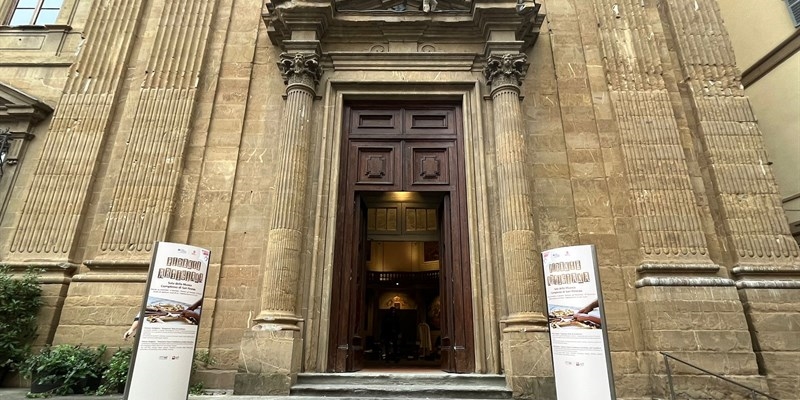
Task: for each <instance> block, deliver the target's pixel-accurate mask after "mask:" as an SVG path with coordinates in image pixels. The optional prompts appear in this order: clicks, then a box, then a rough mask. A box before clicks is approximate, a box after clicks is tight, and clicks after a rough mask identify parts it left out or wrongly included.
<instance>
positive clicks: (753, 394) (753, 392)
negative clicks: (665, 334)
mask: <svg viewBox="0 0 800 400" xmlns="http://www.w3.org/2000/svg"><path fill="white" fill-rule="evenodd" d="M659 353H661V355H662V356H664V365H666V366H667V382H668V383H669V396H670V399H672V400H675V390H674V389H673V387H672V370H671V369H670V367H669V358H671V359H673V360H675V361H677V362H679V363H683V364H686V365H688V366H690V367H692V368H694V369H697V370H700V371H703V372H705V373H706V374H708V375H712V376H714V377H716V378H719V379H722V380H723V381H725V382H728V383H732V384H734V385H736V386H739V387H741V388H743V389H746V390H749V391H750V397H751V398H753V400H755V398H756V393H758V394H759V395H761V396H764V397H766V398H768V399H771V400H778V398H776V397H772V396H770V395H768V394H766V393H764V392H760V391H758V390H756V389H753V388H751V387H749V386H745V385H742V384H741V383H739V382H736V381H734V380H731V379H729V378H726V377H724V376H722V375H720V374H715V373H713V372H711V371H709V370H706V369H703V368H700V367H698V366H696V365H694V364H692V363H689V362H687V361H683V360H681V359H680V358H677V357H675V356H673V355H670V354H667V353H664V352H663V351H659Z"/></svg>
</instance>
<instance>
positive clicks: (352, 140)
mask: <svg viewBox="0 0 800 400" xmlns="http://www.w3.org/2000/svg"><path fill="white" fill-rule="evenodd" d="M344 115H345V118H344V126H343V129H344V137H345V140H344V141H343V143H344V145H343V147H342V166H341V177H340V186H339V202H338V204H339V207H338V210H337V224H336V248H335V250H334V265H333V286H332V290H331V292H332V294H331V296H332V298H331V315H330V322H331V323H330V326H331V330H330V339H331V340H330V341H329V347H328V368H327V369H328V371H331V372H352V371H358V370H361V369H362V368H363V362H364V349H365V337H364V336H365V328H366V327H365V324H366V321H365V315H366V312H367V310H366V309H365V308H366V304H365V289H366V284H367V282H366V279H367V274H366V260H367V259H366V255H367V251H368V249H367V246H368V241H367V220H368V217H367V204H366V202H365V199H366V198H369V197H372V196H375V195H376V194H381V193H384V194H385V193H397V192H401V193H408V192H417V193H416V194H418V195H421V196H425V197H426V198H429V199H430V198H435V199H437V200H436V201H437V202H438V207H437V209H438V211H437V218H438V222H437V224H438V235H439V236H438V238H439V243H440V249H439V261H440V270H439V295H440V298H441V304H442V310H441V322H440V323H441V336H440V337H441V340H440V342H441V346H440V349H439V351H440V354H441V368H442V369H443V370H444V371H448V372H458V373H469V372H474V369H475V359H474V351H475V350H474V345H473V343H474V337H473V324H472V289H471V283H470V267H469V265H470V263H469V240H468V237H467V213H466V201H465V194H464V191H465V181H464V159H463V142H462V140H463V136H462V128H461V120H462V119H461V110H460V107H459V106H458V105H457V104H442V103H434V104H423V103H386V104H377V105H376V104H375V103H369V104H360V103H352V104H349V105H348V106H347V107H345V114H344Z"/></svg>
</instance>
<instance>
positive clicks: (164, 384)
mask: <svg viewBox="0 0 800 400" xmlns="http://www.w3.org/2000/svg"><path fill="white" fill-rule="evenodd" d="M210 257H211V252H210V251H209V250H207V249H203V248H200V247H195V246H189V245H186V244H180V243H169V242H156V243H155V246H154V249H153V257H152V259H151V261H150V270H149V272H148V275H147V285H146V289H145V296H144V297H143V299H142V305H141V307H140V308H139V326H138V328H137V332H136V339H135V341H134V345H133V353H132V355H131V366H130V369H129V370H128V381H127V383H126V385H125V394H124V399H125V400H152V399H160V400H185V399H187V398H188V396H189V379H190V375H191V372H192V361H193V358H194V351H195V345H196V344H197V335H198V332H199V330H200V319H201V317H202V312H203V297H204V295H205V288H206V280H207V277H208V264H209V259H210Z"/></svg>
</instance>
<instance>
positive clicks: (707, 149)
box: [0, 0, 800, 399]
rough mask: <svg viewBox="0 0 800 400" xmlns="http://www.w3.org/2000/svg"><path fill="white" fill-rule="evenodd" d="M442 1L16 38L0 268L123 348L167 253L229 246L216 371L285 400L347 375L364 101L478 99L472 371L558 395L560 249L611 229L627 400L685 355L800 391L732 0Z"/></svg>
mask: <svg viewBox="0 0 800 400" xmlns="http://www.w3.org/2000/svg"><path fill="white" fill-rule="evenodd" d="M395 3H397V4H395ZM426 3H427V5H425V4H421V3H420V5H419V9H417V8H415V7H416V6H415V4H416V3H414V2H413V1H409V2H406V3H402V4H404V5H405V6H404V7H405V11H402V10H400V9H399V8H397V7H398V5H399V4H400V3H399V2H392V6H393V7H395V8H393V9H387V7H386V6H385V4H384V5H382V4H383V3H380V2H363V1H355V0H352V1H351V0H343V1H336V2H330V1H315V0H312V1H305V2H297V1H288V0H284V1H279V0H275V1H273V2H267V3H266V5H265V6H263V7H262V4H261V3H259V2H253V1H250V2H245V1H233V0H182V1H177V0H165V1H152V2H147V1H143V0H93V1H78V0H66V1H64V6H63V8H62V10H61V12H60V14H59V17H58V20H57V24H56V25H47V26H22V27H10V26H0V49H2V52H3V53H2V54H3V57H2V58H0V128H8V129H10V131H11V132H12V134H13V136H12V138H13V140H12V146H11V149H12V152H11V153H10V154H13V156H14V158H13V162H9V163H6V164H5V165H3V167H4V175H3V177H2V178H0V193H3V196H2V197H1V198H2V204H0V207H1V208H0V213H1V214H0V218H1V219H0V262H1V263H3V264H8V265H10V266H13V267H18V268H24V267H25V266H38V267H43V268H45V270H46V272H45V273H44V274H43V276H42V282H43V284H44V287H45V294H46V306H45V308H44V310H43V312H42V315H41V329H40V333H41V335H40V336H39V338H38V344H44V343H84V344H87V345H95V344H106V345H109V346H110V347H112V348H113V347H116V346H120V345H124V343H123V342H122V332H124V330H125V329H126V326H127V325H128V324H129V323H130V320H131V318H132V317H133V315H135V313H136V309H137V307H138V306H139V304H140V302H141V296H142V292H143V289H144V282H145V280H146V275H147V266H148V263H149V260H150V255H151V254H150V251H151V250H152V246H153V243H154V242H155V241H160V240H166V241H173V242H186V243H190V244H193V245H196V246H200V247H204V248H208V249H210V250H211V253H212V265H211V270H210V273H209V279H208V282H209V283H208V287H207V289H206V293H207V298H206V299H205V302H204V311H203V312H204V317H203V320H202V326H201V333H200V338H199V342H198V347H200V348H202V349H208V350H209V351H210V353H211V355H212V356H213V357H214V358H215V359H216V360H217V364H216V365H215V366H214V369H213V370H210V371H207V372H206V373H205V374H204V375H203V377H204V379H205V380H206V382H207V384H208V386H210V387H221V388H235V390H236V392H237V393H243V394H247V393H271V394H274V393H279V394H281V393H283V394H286V393H288V390H289V387H290V386H291V385H292V383H293V382H294V379H295V378H296V375H297V373H298V372H300V371H306V372H321V371H325V370H326V365H327V354H328V346H329V345H330V344H329V341H328V332H329V327H330V319H331V282H332V272H331V266H332V265H333V261H332V259H333V257H334V242H335V232H336V223H337V221H336V219H337V217H336V215H337V214H336V209H337V201H338V198H337V193H338V189H337V188H338V186H339V182H340V175H341V174H340V172H341V168H342V167H341V162H342V160H341V159H340V149H341V146H342V143H343V132H342V124H343V121H342V110H343V108H344V106H345V105H346V104H347V102H348V101H351V100H364V99H367V100H374V101H383V100H400V99H402V100H412V101H413V100H418V101H429V102H430V101H436V100H450V101H452V100H456V101H457V102H458V103H459V104H461V107H462V110H463V121H461V124H462V126H463V135H464V138H465V140H464V143H465V145H464V154H463V158H464V165H465V167H464V169H465V171H464V173H465V174H466V185H467V189H468V190H467V193H468V194H467V196H466V210H467V215H468V219H469V224H468V225H469V244H470V260H471V262H470V276H471V279H472V287H473V291H474V295H473V299H474V300H473V307H472V309H473V310H474V311H473V315H474V318H473V325H474V326H473V328H474V329H473V331H474V332H475V338H474V347H475V348H474V349H472V351H473V352H474V355H475V371H474V372H475V373H483V374H488V373H492V374H498V373H499V374H504V375H505V376H506V379H507V381H508V383H509V385H510V387H511V388H512V389H513V390H514V393H515V395H516V396H518V397H522V398H542V397H543V398H548V397H552V396H553V393H554V387H553V372H552V363H551V359H550V343H549V339H548V336H547V327H548V325H547V318H546V315H545V306H544V295H543V292H544V290H543V282H542V276H541V259H540V257H539V253H540V252H541V251H542V250H544V249H548V248H553V247H560V246H567V245H574V244H594V245H595V246H596V247H597V252H598V259H599V262H600V273H601V278H602V285H603V293H604V298H605V306H606V315H607V318H608V330H609V334H608V336H609V342H610V349H611V355H612V360H613V369H614V376H615V386H616V393H617V396H618V397H619V398H627V399H641V398H652V397H666V396H667V395H668V392H667V379H666V366H665V363H664V359H663V358H662V355H661V354H660V352H668V353H670V354H672V355H674V356H676V357H678V358H681V359H684V360H686V361H689V362H692V363H695V364H697V365H699V366H702V367H704V368H706V369H709V370H711V371H713V372H717V373H722V374H725V375H726V376H729V377H732V378H733V379H735V380H737V381H739V382H742V383H744V384H747V385H749V386H751V387H754V388H757V389H759V390H762V391H765V392H769V393H771V394H772V395H773V396H776V397H778V398H781V399H793V398H794V399H796V398H800V397H798V393H800V372H797V368H796V366H795V365H794V363H795V361H796V360H797V359H798V358H800V342H798V341H797V339H796V338H797V334H798V331H800V328H798V327H799V326H800V254H798V245H797V243H796V242H795V241H794V240H793V239H792V236H791V234H790V232H789V227H788V224H787V222H786V217H785V215H784V213H783V210H782V209H781V199H780V195H779V192H778V188H777V186H776V184H775V179H774V178H773V175H772V172H771V166H770V165H766V164H764V163H763V162H762V161H763V160H765V159H766V157H765V149H764V144H763V140H762V137H761V132H760V130H759V128H758V125H757V123H756V119H755V117H754V116H753V113H752V111H751V108H750V105H749V100H748V98H747V97H746V96H745V94H744V91H743V89H742V86H741V84H740V73H739V71H738V69H737V67H736V64H735V61H734V55H733V51H732V48H731V45H730V42H729V40H728V36H727V33H726V30H725V26H724V23H723V21H722V18H721V14H720V11H719V8H718V4H717V0H671V1H666V0H661V1H659V0H645V1H639V0H636V1H634V0H626V1H612V0H546V1H544V0H540V1H539V2H537V3H538V4H537V3H534V2H532V1H526V0H520V1H519V2H514V1H504V0H497V1H495V0H473V1H472V2H458V1H455V0H453V1H446V0H440V1H439V2H438V3H437V2H426ZM14 4H15V2H14V1H13V0H0V10H8V9H9V8H10V7H11V6H13V5H14ZM9 161H12V159H11V158H9ZM673 373H674V374H676V376H675V377H674V384H675V386H676V388H677V389H678V390H680V391H682V392H685V393H688V394H690V395H693V396H699V397H703V398H708V397H712V398H719V399H722V398H726V399H728V398H738V397H742V398H747V394H746V393H745V394H743V393H742V392H741V391H738V389H736V388H735V387H733V386H730V385H727V384H725V383H722V382H719V381H715V380H713V379H710V378H709V377H707V376H703V375H702V374H700V373H698V372H697V371H696V370H691V369H688V368H682V367H675V366H673ZM9 383H11V384H14V382H9ZM537 396H539V397H537Z"/></svg>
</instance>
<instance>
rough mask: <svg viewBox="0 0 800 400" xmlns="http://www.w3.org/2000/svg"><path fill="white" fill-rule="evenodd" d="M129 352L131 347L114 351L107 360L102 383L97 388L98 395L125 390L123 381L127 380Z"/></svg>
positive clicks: (129, 360)
mask: <svg viewBox="0 0 800 400" xmlns="http://www.w3.org/2000/svg"><path fill="white" fill-rule="evenodd" d="M131 352H132V349H131V348H130V347H128V348H123V349H119V350H117V351H116V352H114V354H113V355H112V356H111V359H110V360H109V361H108V365H107V367H106V370H105V371H103V379H102V382H103V383H102V384H101V385H100V387H98V388H97V394H98V395H105V394H111V393H122V392H124V391H125V383H127V381H128V369H129V368H130V366H131Z"/></svg>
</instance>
